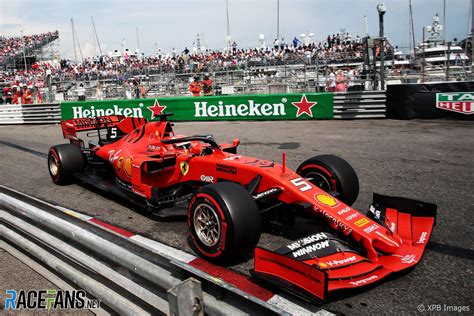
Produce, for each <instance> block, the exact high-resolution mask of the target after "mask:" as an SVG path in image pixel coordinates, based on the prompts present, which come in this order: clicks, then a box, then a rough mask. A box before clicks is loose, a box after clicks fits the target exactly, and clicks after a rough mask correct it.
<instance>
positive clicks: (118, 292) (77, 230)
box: [0, 186, 288, 316]
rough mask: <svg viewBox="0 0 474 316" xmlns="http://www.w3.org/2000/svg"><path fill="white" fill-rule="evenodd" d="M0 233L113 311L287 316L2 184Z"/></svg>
mask: <svg viewBox="0 0 474 316" xmlns="http://www.w3.org/2000/svg"><path fill="white" fill-rule="evenodd" d="M0 237H1V241H0V246H1V247H2V248H7V249H11V248H12V247H14V248H16V249H18V250H19V251H20V253H22V254H23V255H27V256H29V257H32V258H34V259H36V260H37V261H38V262H40V263H41V264H42V265H44V266H45V267H47V268H48V270H51V271H53V272H54V273H56V274H58V275H61V276H63V278H65V279H66V280H67V281H69V282H72V283H73V284H74V285H75V286H77V288H80V289H84V290H85V291H86V292H87V293H89V294H91V295H92V296H93V297H95V298H97V299H100V300H101V301H102V303H104V304H105V305H106V306H107V307H108V308H110V309H111V310H112V311H113V312H115V313H117V314H120V315H157V314H161V313H164V314H170V315H176V316H184V315H204V314H206V315H288V313H287V312H285V311H284V310H282V309H280V308H277V307H275V306H272V305H270V304H268V303H266V302H264V301H262V300H259V299H257V298H255V297H253V296H252V295H250V294H247V293H245V294H244V293H243V292H242V291H241V290H239V289H236V288H234V287H233V286H231V285H230V284H227V283H225V282H223V281H220V280H219V281H217V280H213V279H212V278H211V277H210V276H207V275H203V273H202V272H201V271H199V270H197V269H195V268H193V267H191V266H185V265H183V264H182V263H180V262H177V261H176V260H175V259H172V258H169V257H167V256H165V255H163V254H159V253H156V252H152V251H151V250H149V249H147V248H144V247H142V246H140V245H138V244H136V243H133V242H132V241H129V240H128V239H125V238H122V237H119V236H117V235H115V234H113V233H111V232H109V231H106V230H103V229H101V228H98V227H97V226H94V225H92V224H90V223H88V222H84V221H82V220H81V219H78V218H76V217H74V216H70V215H68V214H66V213H64V212H63V211H61V210H59V209H57V208H55V207H53V206H52V205H49V204H47V203H45V202H43V201H40V200H38V199H35V198H33V197H30V196H28V195H25V194H22V193H20V192H17V191H14V190H11V189H9V188H6V187H3V186H1V187H0ZM8 247H10V248H8Z"/></svg>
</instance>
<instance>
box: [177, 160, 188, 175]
mask: <svg viewBox="0 0 474 316" xmlns="http://www.w3.org/2000/svg"><path fill="white" fill-rule="evenodd" d="M179 169H180V170H181V173H182V174H183V176H185V175H187V174H188V171H189V163H187V162H182V163H180V164H179Z"/></svg>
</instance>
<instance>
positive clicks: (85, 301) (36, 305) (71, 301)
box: [5, 290, 101, 311]
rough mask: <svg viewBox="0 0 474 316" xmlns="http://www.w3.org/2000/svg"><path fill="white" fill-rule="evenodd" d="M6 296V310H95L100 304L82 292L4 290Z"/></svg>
mask: <svg viewBox="0 0 474 316" xmlns="http://www.w3.org/2000/svg"><path fill="white" fill-rule="evenodd" d="M6 294H7V297H6V298H5V309H6V310H19V309H25V310H26V309H30V310H31V309H39V310H48V311H49V310H57V309H95V308H100V303H101V301H100V300H91V299H89V298H87V297H86V292H85V291H84V290H71V291H61V290H29V291H25V290H19V291H17V290H6Z"/></svg>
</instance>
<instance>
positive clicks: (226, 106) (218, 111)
mask: <svg viewBox="0 0 474 316" xmlns="http://www.w3.org/2000/svg"><path fill="white" fill-rule="evenodd" d="M163 112H165V113H169V112H172V113H174V116H173V118H172V120H173V121H215V120H221V121H227V120H312V119H332V118H333V94H332V93H305V94H299V93H298V94H296V93H294V94H293V93H292V94H259V95H235V96H207V97H170V98H156V99H135V100H111V101H83V102H63V103H62V104H61V117H62V119H63V120H67V119H72V118H87V117H96V116H105V115H124V116H135V117H143V118H146V119H148V120H155V119H157V117H158V115H160V114H161V113H163Z"/></svg>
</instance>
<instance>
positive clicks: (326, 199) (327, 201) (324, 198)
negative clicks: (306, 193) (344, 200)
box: [314, 194, 339, 207]
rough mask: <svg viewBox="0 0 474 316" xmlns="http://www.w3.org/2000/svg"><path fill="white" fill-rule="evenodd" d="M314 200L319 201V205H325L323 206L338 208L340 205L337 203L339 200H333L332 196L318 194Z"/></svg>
mask: <svg viewBox="0 0 474 316" xmlns="http://www.w3.org/2000/svg"><path fill="white" fill-rule="evenodd" d="M314 198H315V199H316V201H318V202H319V203H321V204H323V205H327V206H329V207H335V206H338V205H339V203H337V200H336V199H335V198H333V197H332V196H330V195H326V194H316V195H315V196H314Z"/></svg>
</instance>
